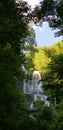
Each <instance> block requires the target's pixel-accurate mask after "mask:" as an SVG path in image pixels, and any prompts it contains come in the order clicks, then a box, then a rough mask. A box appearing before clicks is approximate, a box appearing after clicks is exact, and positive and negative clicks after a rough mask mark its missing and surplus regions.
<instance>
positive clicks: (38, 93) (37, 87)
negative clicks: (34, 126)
mask: <svg viewBox="0 0 63 130" xmlns="http://www.w3.org/2000/svg"><path fill="white" fill-rule="evenodd" d="M40 79H41V75H40V74H39V72H38V71H36V74H35V73H33V75H32V76H31V78H29V80H27V81H26V80H24V87H23V92H24V94H26V95H28V94H32V95H33V102H34V101H36V100H38V99H40V100H41V101H43V102H44V104H47V105H48V106H49V102H48V101H47V97H46V96H45V95H44V90H43V87H42V83H41V82H39V80H40ZM33 102H31V105H30V109H32V108H33Z"/></svg>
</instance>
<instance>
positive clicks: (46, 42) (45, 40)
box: [26, 0, 63, 46]
mask: <svg viewBox="0 0 63 130" xmlns="http://www.w3.org/2000/svg"><path fill="white" fill-rule="evenodd" d="M26 1H27V2H28V3H29V4H30V5H31V6H32V8H34V7H35V5H38V4H39V2H40V1H42V0H26ZM33 28H34V30H35V34H36V42H37V45H38V46H50V45H52V44H54V43H56V42H59V41H61V40H62V39H63V37H62V36H60V37H55V34H54V32H56V30H54V31H53V30H52V29H51V28H50V27H49V25H48V23H47V22H44V23H43V25H42V27H36V26H35V25H34V26H33Z"/></svg>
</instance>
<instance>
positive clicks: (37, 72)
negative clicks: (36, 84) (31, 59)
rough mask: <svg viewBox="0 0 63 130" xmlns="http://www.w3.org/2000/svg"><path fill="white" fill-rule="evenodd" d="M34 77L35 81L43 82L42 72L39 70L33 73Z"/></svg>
mask: <svg viewBox="0 0 63 130" xmlns="http://www.w3.org/2000/svg"><path fill="white" fill-rule="evenodd" d="M33 77H34V78H35V79H37V80H41V74H40V72H39V71H37V70H35V71H34V72H33Z"/></svg>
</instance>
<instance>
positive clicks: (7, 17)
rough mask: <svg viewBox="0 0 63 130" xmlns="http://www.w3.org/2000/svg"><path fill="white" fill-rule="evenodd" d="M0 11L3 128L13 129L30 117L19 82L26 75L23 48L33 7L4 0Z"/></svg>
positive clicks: (0, 114)
mask: <svg viewBox="0 0 63 130" xmlns="http://www.w3.org/2000/svg"><path fill="white" fill-rule="evenodd" d="M0 12H1V15H0V16H1V17H0V129H1V130H3V129H6V130H11V129H13V130H14V129H18V128H19V127H21V128H22V124H23V126H24V120H28V112H27V109H28V107H26V105H25V104H24V103H23V100H24V99H23V98H24V97H23V94H22V92H20V90H19V89H18V82H19V80H20V81H23V78H24V69H23V65H24V64H25V55H24V52H23V50H24V47H25V41H26V37H27V36H28V35H29V26H28V23H29V20H30V18H29V13H28V12H30V8H29V5H28V4H27V3H26V2H23V1H21V2H19V3H16V2H15V0H7V1H6V0H3V1H2V0H1V1H0ZM30 35H31V34H30ZM21 87H22V86H21Z"/></svg>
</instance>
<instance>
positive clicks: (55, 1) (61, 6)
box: [33, 0, 63, 36]
mask: <svg viewBox="0 0 63 130" xmlns="http://www.w3.org/2000/svg"><path fill="white" fill-rule="evenodd" d="M33 16H34V17H35V21H36V22H35V23H37V22H39V25H42V22H43V21H48V23H49V25H50V27H52V29H56V28H57V29H58V31H57V33H56V34H55V35H56V36H59V35H63V0H43V1H42V2H40V6H37V7H35V9H34V13H33Z"/></svg>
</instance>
